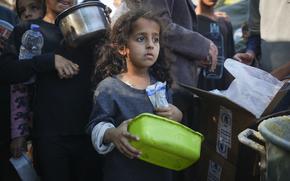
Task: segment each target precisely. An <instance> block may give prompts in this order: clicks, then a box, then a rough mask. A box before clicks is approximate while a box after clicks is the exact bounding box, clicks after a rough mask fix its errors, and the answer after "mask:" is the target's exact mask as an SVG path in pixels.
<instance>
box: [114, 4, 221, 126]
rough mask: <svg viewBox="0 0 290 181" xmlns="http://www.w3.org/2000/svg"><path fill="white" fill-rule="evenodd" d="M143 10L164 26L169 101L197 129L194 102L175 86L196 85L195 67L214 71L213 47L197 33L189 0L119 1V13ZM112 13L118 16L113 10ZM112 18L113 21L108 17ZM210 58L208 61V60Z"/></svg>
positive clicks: (188, 93)
mask: <svg viewBox="0 0 290 181" xmlns="http://www.w3.org/2000/svg"><path fill="white" fill-rule="evenodd" d="M124 6H126V7H127V9H136V8H138V7H144V8H147V9H151V10H152V11H154V12H156V13H158V14H159V16H160V17H161V18H162V21H163V22H164V23H165V33H164V41H165V44H164V46H165V47H166V48H167V49H168V51H166V53H165V56H166V57H168V58H169V59H171V60H172V61H171V64H172V66H171V75H172V77H173V84H172V90H173V102H174V104H175V105H177V107H178V108H179V109H181V111H182V113H183V123H185V124H186V125H188V126H190V127H191V128H193V129H197V127H198V121H197V114H195V113H196V112H198V110H197V103H198V102H197V101H196V99H195V98H194V96H193V94H192V93H190V92H188V91H187V90H185V89H183V88H182V87H181V86H180V85H179V83H183V84H186V85H189V86H194V87H196V86H197V81H198V72H197V66H198V64H205V65H207V66H209V64H210V63H211V68H210V69H211V70H213V69H215V66H216V61H217V48H216V46H215V45H214V43H213V42H212V41H210V40H209V39H207V38H205V37H204V36H202V35H201V34H199V33H198V32H197V22H196V14H195V11H194V9H195V6H194V4H193V3H192V2H191V0H158V1H156V0H142V1H141V0H137V1H135V0H123V2H122V3H121V6H120V8H119V9H120V10H121V11H124V9H126V8H124ZM116 14H122V13H120V12H118V9H117V10H116ZM112 19H114V18H112ZM210 59H211V60H210Z"/></svg>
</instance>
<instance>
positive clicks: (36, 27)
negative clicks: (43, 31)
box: [30, 24, 40, 31]
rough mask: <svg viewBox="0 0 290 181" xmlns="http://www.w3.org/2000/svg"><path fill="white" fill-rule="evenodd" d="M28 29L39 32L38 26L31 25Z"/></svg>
mask: <svg viewBox="0 0 290 181" xmlns="http://www.w3.org/2000/svg"><path fill="white" fill-rule="evenodd" d="M30 29H32V30H33V31H39V30H40V26H39V25H37V24H31V25H30Z"/></svg>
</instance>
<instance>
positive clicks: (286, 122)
mask: <svg viewBox="0 0 290 181" xmlns="http://www.w3.org/2000/svg"><path fill="white" fill-rule="evenodd" d="M258 130H259V132H260V133H261V134H262V136H263V137H264V138H265V139H266V141H268V142H270V143H272V144H274V145H276V146H278V147H280V148H282V149H284V150H287V151H290V115H285V116H278V117H273V118H269V119H266V120H264V121H263V122H261V123H260V124H259V127H258Z"/></svg>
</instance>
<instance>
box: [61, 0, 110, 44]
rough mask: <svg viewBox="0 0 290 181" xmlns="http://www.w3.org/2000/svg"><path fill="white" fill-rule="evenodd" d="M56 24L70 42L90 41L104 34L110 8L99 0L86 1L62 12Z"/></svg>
mask: <svg viewBox="0 0 290 181" xmlns="http://www.w3.org/2000/svg"><path fill="white" fill-rule="evenodd" d="M55 24H56V25H58V26H59V28H60V30H61V32H62V34H63V36H64V39H65V41H66V42H67V43H68V44H70V45H73V46H78V45H81V44H83V43H89V42H91V41H93V40H96V39H98V38H100V37H102V36H104V34H105V32H106V28H107V27H108V25H109V8H108V7H107V6H105V5H104V4H102V3H101V2H97V1H88V2H84V3H81V4H78V5H75V6H72V7H71V8H68V9H66V10H65V11H63V12H62V13H60V14H59V15H58V16H57V17H56V20H55Z"/></svg>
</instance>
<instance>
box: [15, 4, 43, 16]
mask: <svg viewBox="0 0 290 181" xmlns="http://www.w3.org/2000/svg"><path fill="white" fill-rule="evenodd" d="M19 1H21V0H16V2H15V10H16V13H17V15H18V17H21V12H20V9H19ZM23 1H25V0H23ZM35 1H36V2H39V4H40V5H41V6H40V8H41V9H42V12H43V13H42V16H41V17H40V18H42V17H43V16H44V15H45V13H46V5H45V0H35Z"/></svg>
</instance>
